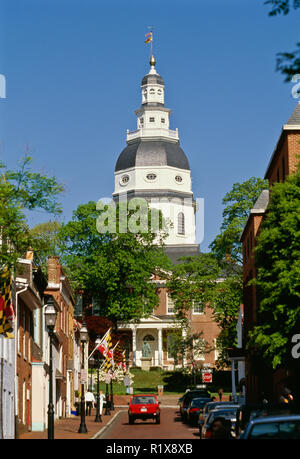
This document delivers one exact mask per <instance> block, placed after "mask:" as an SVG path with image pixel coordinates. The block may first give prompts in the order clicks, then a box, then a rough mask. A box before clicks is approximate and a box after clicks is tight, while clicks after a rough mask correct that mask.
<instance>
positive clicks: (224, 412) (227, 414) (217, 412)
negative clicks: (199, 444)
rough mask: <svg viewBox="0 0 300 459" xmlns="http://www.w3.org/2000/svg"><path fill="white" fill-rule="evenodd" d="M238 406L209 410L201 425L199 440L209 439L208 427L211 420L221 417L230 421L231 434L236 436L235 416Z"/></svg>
mask: <svg viewBox="0 0 300 459" xmlns="http://www.w3.org/2000/svg"><path fill="white" fill-rule="evenodd" d="M238 408H239V407H238V406H236V405H235V406H230V405H228V406H226V407H225V406H224V407H222V408H221V407H218V408H216V409H213V410H211V411H210V412H209V413H208V415H207V416H206V418H205V420H204V423H203V425H202V429H201V433H200V438H210V436H211V432H210V426H211V423H212V422H213V420H214V419H215V418H217V417H222V418H225V419H228V420H230V422H231V433H232V436H233V437H235V436H236V416H237V411H238Z"/></svg>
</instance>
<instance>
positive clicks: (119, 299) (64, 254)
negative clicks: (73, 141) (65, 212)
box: [59, 201, 171, 323]
mask: <svg viewBox="0 0 300 459" xmlns="http://www.w3.org/2000/svg"><path fill="white" fill-rule="evenodd" d="M108 207H109V206H106V205H103V203H97V204H96V203H95V202H94V201H90V202H89V203H87V204H82V205H79V206H78V208H77V209H76V210H75V211H74V212H73V217H72V220H71V221H70V222H68V223H67V224H62V226H61V228H60V230H59V238H60V241H61V242H60V250H61V259H62V262H63V264H64V265H66V267H67V268H66V270H67V273H68V275H69V278H70V279H71V282H72V286H73V288H74V289H75V290H79V289H80V290H84V291H85V292H86V293H89V294H91V295H92V296H93V298H94V299H95V300H96V301H97V303H98V306H99V314H100V316H104V317H107V318H108V319H110V320H111V321H113V322H114V323H115V322H116V321H117V320H123V321H128V320H131V319H136V320H138V319H140V318H141V317H142V316H147V315H149V314H150V313H151V312H152V311H153V308H155V307H156V306H157V304H158V296H157V295H156V286H155V283H154V282H151V281H150V278H151V276H152V275H153V274H155V273H159V272H160V270H161V269H169V268H170V266H171V263H170V261H169V258H168V257H167V256H166V255H165V254H164V252H163V246H162V245H161V244H158V243H157V233H154V232H152V231H150V230H148V231H144V229H145V228H144V226H145V225H144V223H145V215H144V214H143V216H142V217H141V219H140V220H139V217H138V215H139V211H138V209H137V210H134V209H133V208H130V205H129V204H125V203H124V205H123V204H122V205H121V204H117V205H116V206H114V205H112V206H111V208H110V209H109V211H108V209H107V208H108ZM114 210H115V211H116V215H115V218H116V222H117V224H116V225H114V223H113V227H114V229H115V232H113V231H111V223H112V221H113V218H112V219H111V221H110V222H109V220H110V218H111V213H110V212H114ZM121 214H122V215H123V217H124V215H125V220H126V222H125V223H126V224H127V227H130V225H131V229H132V227H133V226H134V225H133V223H132V222H133V221H135V223H136V228H135V230H136V231H135V232H131V231H126V232H121V227H120V224H121V223H120V222H121V220H120V217H121ZM151 214H153V212H151V210H150V209H149V207H148V206H147V207H146V220H147V219H149V220H150V219H151ZM160 217H161V216H160ZM131 219H133V220H131ZM143 219H144V222H142V220H143ZM100 221H101V222H102V224H103V223H106V224H107V230H105V227H103V226H102V225H100V223H99V222H100ZM160 222H161V225H162V220H161V219H160ZM122 225H124V221H123V223H122ZM100 226H101V228H100ZM104 226H105V225H104ZM139 227H140V230H139ZM99 229H100V232H99ZM162 233H163V234H162V239H163V238H164V235H165V232H164V231H163V232H162Z"/></svg>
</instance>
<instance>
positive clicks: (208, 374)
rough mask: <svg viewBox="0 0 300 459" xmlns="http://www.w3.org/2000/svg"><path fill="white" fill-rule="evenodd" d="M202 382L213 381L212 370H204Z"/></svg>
mask: <svg viewBox="0 0 300 459" xmlns="http://www.w3.org/2000/svg"><path fill="white" fill-rule="evenodd" d="M202 382H204V383H211V382H212V373H211V372H207V371H205V372H203V373H202Z"/></svg>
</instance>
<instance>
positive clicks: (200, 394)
mask: <svg viewBox="0 0 300 459" xmlns="http://www.w3.org/2000/svg"><path fill="white" fill-rule="evenodd" d="M193 398H210V392H208V390H206V389H193V390H189V391H188V392H186V393H185V394H184V395H183V397H182V400H181V402H180V414H181V417H182V420H183V421H186V411H187V407H188V405H189V403H190V402H191V400H192V399H193Z"/></svg>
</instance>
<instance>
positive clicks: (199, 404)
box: [186, 397, 211, 424]
mask: <svg viewBox="0 0 300 459" xmlns="http://www.w3.org/2000/svg"><path fill="white" fill-rule="evenodd" d="M210 400H211V399H210V398H198V397H197V398H192V400H191V401H190V403H189V405H188V407H187V410H186V419H187V422H189V423H190V424H197V422H198V418H199V414H200V413H202V411H203V409H204V407H205V405H206V404H207V402H209V401H210Z"/></svg>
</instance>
